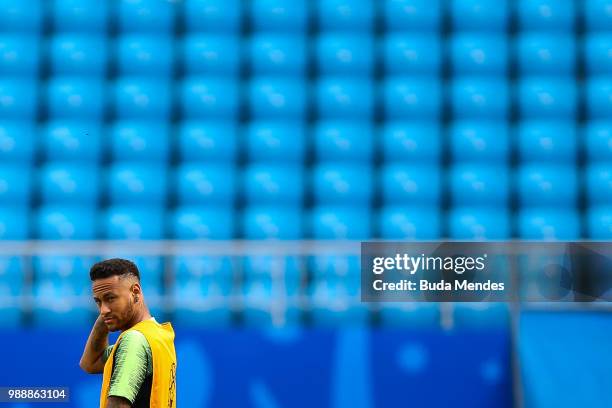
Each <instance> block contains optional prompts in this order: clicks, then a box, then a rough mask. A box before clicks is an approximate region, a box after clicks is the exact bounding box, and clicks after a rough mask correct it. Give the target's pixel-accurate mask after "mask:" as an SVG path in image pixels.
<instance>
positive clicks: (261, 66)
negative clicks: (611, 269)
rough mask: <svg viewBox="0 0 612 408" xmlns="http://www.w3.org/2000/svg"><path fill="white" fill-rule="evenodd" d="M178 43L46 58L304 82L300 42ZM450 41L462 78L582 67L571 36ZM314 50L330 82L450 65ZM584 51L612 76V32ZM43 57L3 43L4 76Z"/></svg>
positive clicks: (400, 51)
mask: <svg viewBox="0 0 612 408" xmlns="http://www.w3.org/2000/svg"><path fill="white" fill-rule="evenodd" d="M173 41H174V40H173V39H171V38H170V37H164V36H160V35H126V36H122V37H119V38H118V39H117V40H116V41H114V42H110V41H109V42H108V43H107V41H106V38H105V37H101V36H87V35H58V36H56V37H53V38H51V39H50V40H49V45H48V49H45V51H46V52H47V53H48V59H49V61H48V62H49V68H50V72H51V73H52V74H53V75H84V76H88V75H91V76H95V75H97V76H102V75H104V74H105V73H106V72H107V69H108V67H109V66H113V67H115V68H116V73H117V75H145V76H146V75H156V76H160V75H166V76H170V75H172V73H173V69H174V67H175V65H176V66H177V67H180V69H181V70H182V72H184V73H185V74H187V75H198V74H208V75H211V74H212V75H231V74H234V75H236V74H238V73H239V70H240V68H241V61H242V62H243V64H244V66H246V67H249V68H250V72H251V73H252V74H254V75H268V74H296V75H305V74H306V70H307V69H308V65H309V61H308V60H309V53H308V52H307V49H308V47H307V45H308V44H307V41H306V39H305V38H304V37H300V36H291V35H286V34H285V35H282V34H259V35H254V36H253V37H252V38H251V39H250V40H249V41H246V42H245V45H244V46H243V45H242V43H241V41H240V40H239V39H238V38H235V37H228V36H218V35H191V36H187V37H185V38H184V40H182V41H180V42H177V43H176V45H175V44H174V42H173ZM449 41H450V44H449V47H450V48H449V50H450V51H449V56H448V57H447V61H448V62H449V63H450V65H451V67H452V71H453V73H454V74H457V75H463V74H470V75H482V74H491V75H506V74H507V72H508V68H509V61H510V56H511V55H515V58H516V61H517V66H518V69H519V71H520V73H522V74H525V75H535V74H554V75H561V74H569V75H571V74H573V73H574V72H575V70H576V66H577V62H578V60H577V53H576V45H575V40H574V35H573V34H572V33H567V34H562V35H559V34H542V33H524V34H521V35H519V36H518V37H517V38H516V40H515V41H513V43H514V47H513V48H511V49H512V52H511V53H509V52H508V45H509V44H510V42H509V40H508V39H507V38H506V37H505V36H502V35H491V36H487V37H483V36H482V35H480V34H479V33H461V34H456V35H454V36H452V37H451V39H450V40H449ZM313 44H314V49H315V50H314V61H316V68H317V72H318V73H320V74H324V75H329V74H332V75H333V74H353V75H372V74H373V72H374V68H375V65H376V64H377V61H381V63H382V65H383V66H384V70H385V72H387V73H389V74H394V75H397V74H405V75H409V74H410V75H419V74H428V75H432V74H438V73H440V70H441V67H442V62H443V60H444V58H443V54H442V42H441V40H439V39H438V38H437V37H432V36H431V35H429V34H411V33H396V34H390V35H388V36H385V37H383V39H381V40H380V41H379V43H378V47H377V48H378V49H376V48H375V45H376V43H375V42H374V41H373V39H372V37H371V36H369V35H366V34H359V33H357V34H354V33H353V34H338V33H331V34H322V35H321V36H319V37H318V38H317V39H315V40H313ZM242 47H245V48H246V49H245V50H244V58H241V51H242ZM175 48H176V53H177V54H178V55H177V57H178V58H175V55H174V52H175ZM583 48H584V50H583V53H582V55H583V56H584V61H585V65H586V69H587V72H588V73H590V74H602V75H606V74H609V73H610V67H612V57H611V56H610V55H612V32H611V33H604V34H599V33H598V34H592V35H588V36H586V37H585V40H584V45H583ZM376 53H380V56H381V57H382V58H379V57H378V56H377V55H376ZM43 55H45V54H44V53H43V52H42V51H41V44H40V41H39V40H38V38H36V37H24V36H21V35H17V34H12V35H0V74H2V75H14V76H23V77H26V76H30V77H35V76H36V75H37V74H38V71H39V67H40V62H41V61H40V59H41V56H43ZM111 56H112V58H111ZM175 61H176V63H175Z"/></svg>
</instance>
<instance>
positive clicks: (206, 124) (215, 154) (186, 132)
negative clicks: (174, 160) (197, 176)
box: [177, 120, 237, 163]
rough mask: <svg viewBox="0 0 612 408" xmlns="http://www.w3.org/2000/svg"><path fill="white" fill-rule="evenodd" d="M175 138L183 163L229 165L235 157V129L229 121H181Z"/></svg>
mask: <svg viewBox="0 0 612 408" xmlns="http://www.w3.org/2000/svg"><path fill="white" fill-rule="evenodd" d="M177 138H178V142H177V151H178V155H179V158H180V160H181V161H183V162H208V163H210V162H215V161H220V162H225V163H231V162H233V160H234V158H235V157H236V151H237V129H236V125H235V124H234V123H233V122H231V121H228V122H223V121H212V120H203V121H197V120H193V121H182V122H181V123H180V125H179V128H178V134H177Z"/></svg>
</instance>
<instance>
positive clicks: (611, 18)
mask: <svg viewBox="0 0 612 408" xmlns="http://www.w3.org/2000/svg"><path fill="white" fill-rule="evenodd" d="M582 7H583V8H584V20H585V27H586V29H587V31H610V27H611V26H612V2H611V0H584V2H583V4H582Z"/></svg>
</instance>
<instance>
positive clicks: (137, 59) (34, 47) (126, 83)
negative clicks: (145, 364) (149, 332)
mask: <svg viewBox="0 0 612 408" xmlns="http://www.w3.org/2000/svg"><path fill="white" fill-rule="evenodd" d="M611 164H612V0H575V1H574V0H242V1H240V0H174V1H166V0H0V344H1V345H2V347H3V349H4V350H5V353H4V356H3V362H4V366H5V368H4V369H3V370H1V372H0V386H19V385H21V386H26V385H28V386H69V387H70V388H71V403H70V404H69V405H70V406H75V407H92V406H96V405H97V404H98V395H99V390H100V383H101V378H100V377H99V376H91V375H87V374H85V373H83V372H81V371H80V369H79V367H78V361H79V357H80V355H81V352H82V350H83V347H84V344H85V340H86V338H87V335H88V333H89V330H90V328H91V326H92V324H93V322H94V320H95V316H96V310H95V304H94V303H93V301H92V300H91V294H90V282H89V276H88V271H89V267H90V266H91V265H92V264H93V263H94V262H95V261H97V260H100V259H104V258H107V257H126V258H129V259H132V260H134V261H135V262H136V263H137V265H138V266H139V268H140V271H141V275H142V280H143V287H144V293H145V297H146V300H147V303H148V304H149V306H150V307H151V309H152V312H153V314H154V315H155V316H156V317H157V319H158V320H159V321H163V320H170V321H171V322H172V323H173V325H174V327H175V330H176V334H177V337H176V347H177V353H178V358H179V365H178V382H177V388H178V401H179V404H180V406H182V407H234V406H235V407H261V408H268V407H270V408H272V407H306V406H308V407H333V408H344V407H354V408H361V407H362V408H370V407H371V408H373V407H395V406H435V407H446V406H458V407H459V406H461V407H511V406H529V407H549V406H554V407H565V406H567V407H575V406H607V405H611V406H612V399H611V398H612V396H611V393H610V390H611V389H612V383H611V380H610V375H609V371H610V367H612V352H610V347H609V345H610V341H612V320H611V318H610V314H609V312H608V311H609V309H608V308H606V307H605V306H606V304H600V305H599V306H598V307H595V306H593V305H589V304H587V305H582V306H580V305H578V306H576V304H572V303H563V304H561V305H562V306H561V307H559V305H555V304H550V303H542V304H539V305H538V307H537V308H536V307H535V306H536V305H535V304H525V305H520V304H517V305H512V304H500V303H488V304H486V303H482V304H478V303H476V304H472V303H456V304H453V303H418V304H417V303H386V304H367V303H362V302H360V293H359V291H360V288H359V282H360V281H359V277H360V276H359V274H360V271H359V250H360V246H359V243H360V241H363V240H375V239H381V240H397V241H401V240H446V239H448V240H476V241H484V240H497V241H504V240H511V239H521V240H561V241H570V240H585V239H586V240H608V239H609V238H610V237H612V166H611ZM84 241H85V242H84ZM525 284H526V285H532V286H533V285H536V286H537V282H529V281H527V282H526V283H525ZM9 406H10V405H9ZM28 406H29V405H27V404H15V405H13V407H14V408H23V407H28ZM61 406H66V404H63V405H61Z"/></svg>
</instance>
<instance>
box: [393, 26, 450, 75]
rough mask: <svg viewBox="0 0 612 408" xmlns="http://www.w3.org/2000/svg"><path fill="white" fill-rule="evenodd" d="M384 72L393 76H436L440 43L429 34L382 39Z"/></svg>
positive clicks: (397, 35) (401, 34)
mask: <svg viewBox="0 0 612 408" xmlns="http://www.w3.org/2000/svg"><path fill="white" fill-rule="evenodd" d="M382 46H383V52H384V55H383V56H384V64H385V72H386V73H387V74H393V75H402V74H405V75H412V74H419V75H420V74H425V75H437V74H438V73H439V72H440V68H441V62H442V57H441V51H442V47H441V43H440V40H439V38H438V37H436V36H433V35H430V34H427V35H426V34H420V33H416V34H412V33H411V34H410V35H407V34H406V33H404V32H401V33H393V34H388V35H387V36H386V37H384V39H383V44H382Z"/></svg>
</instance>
